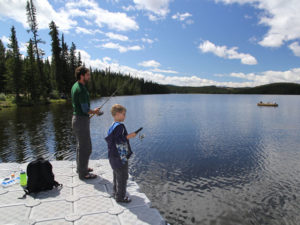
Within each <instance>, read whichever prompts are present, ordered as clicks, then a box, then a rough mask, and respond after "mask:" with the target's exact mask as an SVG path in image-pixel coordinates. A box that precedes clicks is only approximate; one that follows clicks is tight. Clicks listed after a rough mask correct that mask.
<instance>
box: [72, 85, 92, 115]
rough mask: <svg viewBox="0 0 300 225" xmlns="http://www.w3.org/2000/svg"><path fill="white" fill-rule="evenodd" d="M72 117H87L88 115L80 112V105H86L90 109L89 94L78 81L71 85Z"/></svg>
mask: <svg viewBox="0 0 300 225" xmlns="http://www.w3.org/2000/svg"><path fill="white" fill-rule="evenodd" d="M71 96H72V106H73V115H78V116H89V114H87V113H84V112H83V111H82V107H81V105H82V104H88V106H89V107H90V94H89V92H88V90H87V88H86V87H85V85H83V84H81V83H79V82H78V81H77V82H76V83H75V84H74V85H73V87H72V90H71Z"/></svg>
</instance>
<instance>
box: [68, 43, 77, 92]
mask: <svg viewBox="0 0 300 225" xmlns="http://www.w3.org/2000/svg"><path fill="white" fill-rule="evenodd" d="M76 67H77V58H76V45H75V44H74V43H73V42H72V45H71V48H70V54H69V68H70V75H71V77H70V83H71V87H72V85H73V84H74V82H75V69H76Z"/></svg>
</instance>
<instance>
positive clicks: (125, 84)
mask: <svg viewBox="0 0 300 225" xmlns="http://www.w3.org/2000/svg"><path fill="white" fill-rule="evenodd" d="M130 79H131V78H129V79H128V80H127V81H126V82H125V83H123V85H121V86H120V87H119V88H117V89H116V90H115V91H114V93H112V95H111V96H109V97H108V98H107V99H106V100H105V102H104V103H103V104H102V105H101V106H100V107H98V109H101V108H102V107H103V106H104V105H105V104H106V103H107V102H108V101H109V100H110V99H111V98H112V97H113V96H114V95H115V94H116V93H117V92H118V91H119V90H120V89H121V88H123V87H125V85H126V84H127V83H128V82H129V81H130ZM94 115H95V114H92V115H90V119H91V118H92V117H93V116H94Z"/></svg>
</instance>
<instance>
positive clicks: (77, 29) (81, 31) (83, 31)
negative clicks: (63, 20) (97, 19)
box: [75, 27, 93, 34]
mask: <svg viewBox="0 0 300 225" xmlns="http://www.w3.org/2000/svg"><path fill="white" fill-rule="evenodd" d="M75 32H76V34H81V33H83V34H93V32H92V30H89V29H86V28H84V27H76V29H75Z"/></svg>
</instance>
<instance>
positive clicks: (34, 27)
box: [26, 0, 47, 99]
mask: <svg viewBox="0 0 300 225" xmlns="http://www.w3.org/2000/svg"><path fill="white" fill-rule="evenodd" d="M26 14H27V22H28V24H29V27H30V30H28V32H30V31H31V32H32V35H33V46H34V53H35V55H36V62H37V66H38V72H39V80H40V82H41V86H42V87H40V88H39V90H40V91H41V93H37V98H38V99H39V96H40V94H42V95H43V97H44V99H46V98H47V92H46V89H45V88H44V87H46V86H47V81H46V79H45V76H44V73H43V67H42V66H43V65H42V60H41V54H40V50H39V48H38V44H40V43H44V42H43V41H42V40H41V39H40V38H39V35H38V24H37V20H36V8H35V6H34V4H33V2H32V0H29V1H27V4H26Z"/></svg>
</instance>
